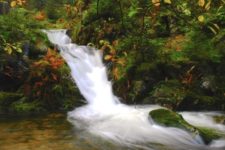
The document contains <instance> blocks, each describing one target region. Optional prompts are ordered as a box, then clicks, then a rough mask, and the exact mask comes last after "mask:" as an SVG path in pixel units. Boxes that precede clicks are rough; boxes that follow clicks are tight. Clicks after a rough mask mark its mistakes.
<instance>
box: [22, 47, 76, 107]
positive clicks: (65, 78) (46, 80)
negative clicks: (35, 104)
mask: <svg viewBox="0 0 225 150" xmlns="http://www.w3.org/2000/svg"><path fill="white" fill-rule="evenodd" d="M31 68H32V69H31V70H32V71H31V72H30V75H29V78H28V81H27V82H26V84H25V85H24V93H25V95H26V96H27V97H29V100H31V101H32V100H33V99H35V100H39V101H42V103H43V104H44V106H45V107H47V108H49V109H52V110H54V109H56V108H58V107H62V105H63V100H64V99H66V98H68V97H69V98H72V96H74V92H76V90H75V88H74V85H73V83H72V82H71V80H70V78H69V75H68V73H69V71H68V68H67V67H66V66H65V64H64V61H63V60H62V58H61V57H60V56H59V54H57V53H56V51H54V50H51V49H48V52H47V54H46V55H45V56H44V57H43V58H42V59H40V60H38V61H36V62H34V63H33V64H32V66H31ZM67 107H68V106H67Z"/></svg>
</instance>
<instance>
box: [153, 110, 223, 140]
mask: <svg viewBox="0 0 225 150" xmlns="http://www.w3.org/2000/svg"><path fill="white" fill-rule="evenodd" d="M149 115H150V117H151V118H152V119H153V120H154V121H155V122H156V123H157V124H159V125H162V126H166V127H176V128H180V129H183V130H186V131H188V132H190V133H192V134H193V135H198V134H199V135H200V136H201V137H202V139H203V140H204V142H205V143H206V144H209V143H210V142H211V141H212V140H214V139H218V138H220V137H222V135H221V134H220V133H218V132H217V131H215V130H213V129H209V128H202V127H195V126H193V125H191V124H189V123H188V122H187V121H185V120H184V119H183V117H182V115H180V114H178V113H176V112H173V111H171V110H168V109H156V110H153V111H151V112H150V113H149Z"/></svg>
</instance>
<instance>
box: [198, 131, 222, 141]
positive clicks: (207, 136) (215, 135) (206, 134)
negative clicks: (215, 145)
mask: <svg viewBox="0 0 225 150" xmlns="http://www.w3.org/2000/svg"><path fill="white" fill-rule="evenodd" d="M197 129H198V131H199V134H200V136H201V137H202V138H203V139H204V141H205V143H206V144H208V143H210V142H211V141H212V140H214V139H219V138H221V137H222V135H221V134H220V133H219V132H217V131H215V130H213V129H209V128H203V127H198V128H197Z"/></svg>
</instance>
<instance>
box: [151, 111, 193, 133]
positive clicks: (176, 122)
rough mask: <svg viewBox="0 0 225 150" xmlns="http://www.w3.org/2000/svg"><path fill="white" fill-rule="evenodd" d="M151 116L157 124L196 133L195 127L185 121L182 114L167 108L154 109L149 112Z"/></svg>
mask: <svg viewBox="0 0 225 150" xmlns="http://www.w3.org/2000/svg"><path fill="white" fill-rule="evenodd" d="M149 115H150V116H151V118H152V119H153V120H154V121H155V122H156V123H158V124H160V125H163V126H167V127H176V128H181V129H184V130H187V131H189V132H192V133H195V132H196V133H197V129H196V128H195V127H194V126H192V125H190V124H189V123H188V122H186V121H185V120H184V119H183V117H182V115H180V114H178V113H176V112H173V111H171V110H168V109H156V110H153V111H151V112H150V113H149Z"/></svg>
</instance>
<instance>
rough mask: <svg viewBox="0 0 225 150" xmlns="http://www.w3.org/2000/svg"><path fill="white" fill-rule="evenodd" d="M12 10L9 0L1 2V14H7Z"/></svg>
mask: <svg viewBox="0 0 225 150" xmlns="http://www.w3.org/2000/svg"><path fill="white" fill-rule="evenodd" d="M9 11H10V6H9V3H8V2H4V1H3V2H0V15H2V14H7V13H9Z"/></svg>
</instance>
